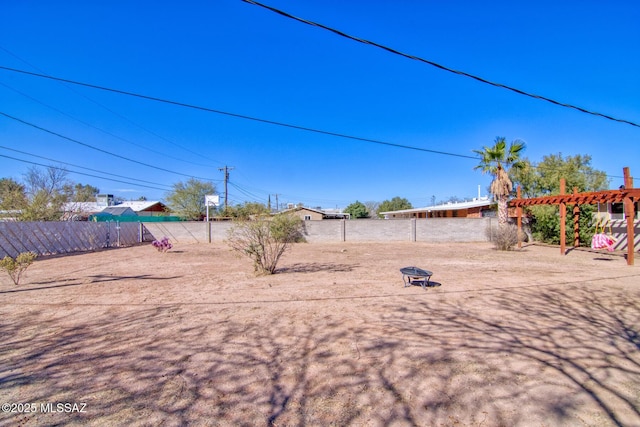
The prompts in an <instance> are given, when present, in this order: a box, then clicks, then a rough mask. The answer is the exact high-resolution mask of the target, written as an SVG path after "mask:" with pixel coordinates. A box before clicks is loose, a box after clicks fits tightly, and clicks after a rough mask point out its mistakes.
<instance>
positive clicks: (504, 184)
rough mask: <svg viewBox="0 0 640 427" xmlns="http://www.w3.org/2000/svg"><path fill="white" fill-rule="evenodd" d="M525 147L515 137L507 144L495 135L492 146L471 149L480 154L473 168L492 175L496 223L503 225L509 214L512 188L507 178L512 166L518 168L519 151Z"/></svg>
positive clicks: (519, 162)
mask: <svg viewBox="0 0 640 427" xmlns="http://www.w3.org/2000/svg"><path fill="white" fill-rule="evenodd" d="M524 148H525V142H524V141H521V140H519V139H516V140H514V141H512V142H511V144H509V148H508V149H507V141H506V140H505V138H503V137H496V140H495V142H494V145H493V147H484V148H483V149H482V150H473V152H474V153H476V154H478V155H479V156H480V164H479V165H478V166H476V167H475V168H474V169H480V170H481V171H482V173H489V174H491V175H493V181H491V187H490V188H489V189H490V191H491V194H493V197H494V198H495V199H497V201H498V224H499V225H505V224H506V223H507V219H508V216H509V213H508V201H509V195H510V194H511V191H512V190H513V183H512V182H511V179H510V178H509V172H510V171H511V169H512V168H520V167H522V166H523V162H521V161H520V153H521V152H522V151H523V150H524Z"/></svg>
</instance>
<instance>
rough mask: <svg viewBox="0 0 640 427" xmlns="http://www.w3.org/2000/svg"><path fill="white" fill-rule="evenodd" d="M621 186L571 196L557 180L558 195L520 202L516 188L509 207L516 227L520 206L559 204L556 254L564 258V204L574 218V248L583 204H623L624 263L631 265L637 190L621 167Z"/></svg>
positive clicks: (628, 174)
mask: <svg viewBox="0 0 640 427" xmlns="http://www.w3.org/2000/svg"><path fill="white" fill-rule="evenodd" d="M623 171H624V186H621V187H620V189H619V190H603V191H589V192H582V193H578V192H577V189H575V188H574V189H573V193H572V194H567V193H566V181H565V179H564V178H561V179H560V194H558V195H552V196H542V197H532V198H529V199H522V198H521V197H522V196H521V194H520V189H519V188H518V198H517V199H515V200H512V201H511V204H512V206H514V207H516V208H518V216H519V222H518V228H520V227H521V223H520V219H521V215H522V212H521V211H520V209H521V208H522V207H524V206H533V205H559V206H560V253H561V254H562V255H566V254H567V253H566V243H567V242H566V240H567V238H566V236H567V231H566V220H567V204H570V205H573V215H574V226H573V227H574V245H575V246H577V245H579V244H580V237H579V236H580V221H579V220H580V206H581V205H583V204H587V205H589V204H591V205H594V204H596V203H620V202H622V203H623V204H624V212H625V216H626V219H627V256H626V258H627V264H629V265H633V263H634V257H635V230H634V225H635V219H636V206H635V204H636V202H638V201H639V200H640V188H634V187H633V177H632V176H631V174H630V172H629V168H628V167H625V168H624V169H623Z"/></svg>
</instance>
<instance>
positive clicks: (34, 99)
mask: <svg viewBox="0 0 640 427" xmlns="http://www.w3.org/2000/svg"><path fill="white" fill-rule="evenodd" d="M0 48H1V46H0ZM0 85H2V86H4V87H6V88H7V89H10V90H12V91H14V92H16V93H18V94H20V95H22V96H24V97H25V98H27V99H30V100H32V101H33V102H37V103H38V104H40V105H43V106H45V107H47V108H49V109H51V110H53V111H55V112H57V113H59V114H62V115H63V116H65V117H69V118H70V119H73V120H75V121H77V122H79V123H82V124H83V125H85V126H89V127H90V128H93V129H95V130H97V131H100V132H102V133H104V134H106V135H109V136H111V137H113V138H116V139H119V140H121V141H124V142H126V143H127V144H131V145H134V146H136V147H139V148H142V149H143V150H147V151H150V152H152V153H155V154H159V155H161V156H165V157H168V158H170V159H173V160H178V161H180V162H184V163H190V164H192V165H196V166H205V167H208V165H204V164H201V163H195V162H191V161H189V160H183V159H180V158H178V157H174V156H171V155H169V154H165V153H162V152H160V151H156V150H153V149H151V148H149V147H146V146H144V145H142V144H138V143H135V142H133V141H129V140H128V139H126V138H122V137H121V136H118V135H116V134H114V133H111V132H109V131H107V130H104V129H102V128H99V127H97V126H94V125H92V124H91V123H88V122H85V121H84V120H81V119H79V118H77V117H74V116H72V115H70V114H67V113H65V112H64V111H62V110H59V109H58V108H55V107H53V106H51V105H48V104H47V103H45V102H42V101H40V100H38V99H36V98H34V97H32V96H30V95H28V94H26V93H24V92H22V91H20V90H18V89H15V88H13V87H11V86H9V85H7V84H5V83H2V82H0Z"/></svg>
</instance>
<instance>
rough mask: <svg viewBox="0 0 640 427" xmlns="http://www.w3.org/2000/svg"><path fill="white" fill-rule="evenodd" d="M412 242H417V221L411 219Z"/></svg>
mask: <svg viewBox="0 0 640 427" xmlns="http://www.w3.org/2000/svg"><path fill="white" fill-rule="evenodd" d="M411 241H412V242H415V241H416V219H415V218H411Z"/></svg>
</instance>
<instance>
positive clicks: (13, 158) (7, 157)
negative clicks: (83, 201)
mask: <svg viewBox="0 0 640 427" xmlns="http://www.w3.org/2000/svg"><path fill="white" fill-rule="evenodd" d="M0 157H4V158H6V159H11V160H15V161H18V162H22V163H29V164H32V165H36V166H42V167H45V168H53V169H58V170H63V171H67V172H69V173H75V174H78V175H84V176H90V177H92V178H99V179H106V180H107V181H112V182H119V183H122V184H128V185H135V186H137V187H145V188H151V189H153V190H161V191H167V189H166V188H158V187H152V186H150V185H144V184H136V183H133V182H127V181H121V180H119V179H111V178H105V177H102V176H98V175H92V174H89V173H84V172H76V171H71V170H68V169H65V168H61V167H58V166H51V165H45V164H42V163H37V162H31V161H29V160H23V159H18V158H16V157H11V156H6V155H4V154H0Z"/></svg>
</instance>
